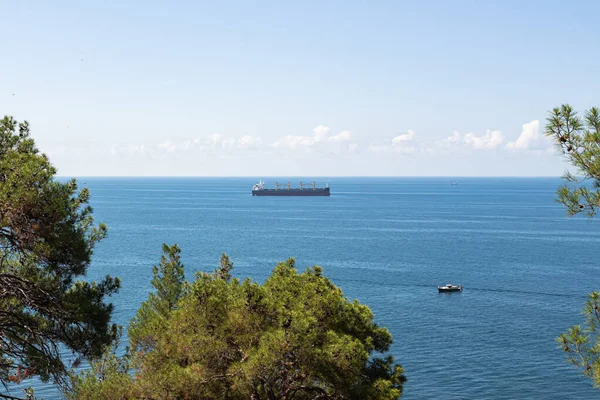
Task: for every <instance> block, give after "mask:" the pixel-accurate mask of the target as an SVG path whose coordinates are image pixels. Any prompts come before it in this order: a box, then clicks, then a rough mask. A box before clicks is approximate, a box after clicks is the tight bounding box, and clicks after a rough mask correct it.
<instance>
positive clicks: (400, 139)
mask: <svg viewBox="0 0 600 400" xmlns="http://www.w3.org/2000/svg"><path fill="white" fill-rule="evenodd" d="M414 138H415V131H411V130H409V131H408V132H407V133H402V134H400V135H398V136H396V137H395V138H393V139H392V146H402V144H404V143H406V142H409V141H412V140H413V139H414Z"/></svg>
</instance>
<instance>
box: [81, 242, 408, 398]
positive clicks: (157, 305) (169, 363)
mask: <svg viewBox="0 0 600 400" xmlns="http://www.w3.org/2000/svg"><path fill="white" fill-rule="evenodd" d="M163 250H164V254H165V255H164V256H163V259H162V260H161V265H160V266H159V267H158V268H157V267H155V268H154V271H153V272H154V279H153V281H152V285H153V287H154V288H155V291H154V292H153V293H152V294H151V295H150V297H149V300H148V301H146V302H145V303H144V304H143V305H142V307H141V308H140V310H139V312H138V315H137V316H136V318H135V319H134V320H133V321H132V325H131V328H130V331H129V333H130V349H129V353H128V355H127V356H126V357H125V358H122V359H120V361H119V362H118V363H115V362H114V360H115V358H114V355H108V356H107V357H105V359H106V360H108V361H109V362H107V363H105V365H112V367H110V368H109V369H108V370H109V374H108V375H106V374H105V372H106V371H107V370H106V369H104V370H102V371H101V370H100V369H98V365H100V364H99V363H95V365H96V367H95V368H97V369H96V371H92V372H88V373H87V374H83V375H80V376H78V377H76V378H75V381H76V383H75V385H74V386H75V392H74V393H73V395H72V398H74V399H84V398H85V399H96V398H97V399H100V398H102V399H121V398H129V399H254V400H263V399H268V400H272V399H288V400H291V399H296V400H304V399H373V400H374V399H397V398H398V397H400V395H401V393H402V385H403V383H404V382H405V377H404V374H403V370H402V368H401V367H400V366H399V365H396V364H394V359H393V357H391V356H387V357H375V353H384V352H387V350H388V348H389V346H390V344H391V342H392V338H391V335H390V333H389V332H388V331H387V329H385V328H382V327H379V326H377V325H376V324H375V323H374V322H373V314H372V312H371V310H370V309H369V308H368V307H367V306H365V305H362V304H360V303H359V302H358V301H356V300H355V301H349V300H348V299H347V298H346V297H344V295H343V293H342V291H341V289H340V288H338V287H337V286H335V285H334V284H333V283H332V282H331V281H330V280H328V279H327V278H326V277H324V276H323V275H322V269H321V268H320V267H317V266H315V267H312V268H309V269H307V270H306V271H305V272H303V273H299V272H298V271H297V270H296V268H295V262H294V260H293V259H289V260H287V261H285V262H282V263H279V264H278V265H277V266H276V267H275V269H274V270H273V272H272V274H271V276H270V277H269V278H268V279H267V280H266V282H265V283H264V284H259V283H256V282H253V281H251V280H250V279H246V280H244V281H240V280H238V279H237V278H234V277H232V275H231V271H232V267H233V264H232V263H231V262H230V260H229V258H228V257H227V256H226V255H223V256H222V257H221V262H220V267H219V268H217V269H216V270H215V271H214V272H213V273H205V272H204V273H197V274H196V277H195V280H194V282H192V283H187V282H185V281H184V277H183V274H182V273H181V271H182V266H181V264H180V262H179V258H178V256H179V249H178V248H177V247H176V246H173V247H169V246H164V247H163ZM180 268H181V269H180ZM167 282H168V283H167ZM159 288H167V289H166V290H161V289H159ZM173 298H177V299H178V300H177V302H176V306H175V307H173V308H167V307H164V305H165V304H168V303H169V301H170V300H168V299H173ZM165 310H166V311H167V312H166V313H165V312H164V311H165ZM127 368H132V370H133V375H127V374H124V373H123V372H120V371H123V370H125V369H127ZM107 388H112V390H114V391H112V392H110V393H107V390H106V389H107ZM97 393H103V394H102V396H100V395H98V394H97Z"/></svg>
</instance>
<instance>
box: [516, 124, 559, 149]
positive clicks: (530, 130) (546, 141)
mask: <svg viewBox="0 0 600 400" xmlns="http://www.w3.org/2000/svg"><path fill="white" fill-rule="evenodd" d="M506 148H507V149H510V150H545V149H551V148H552V140H551V139H550V138H548V137H546V136H545V135H543V134H540V121H538V120H534V121H531V122H528V123H526V124H523V130H522V131H521V134H520V135H519V137H518V138H517V140H515V141H514V142H508V143H507V144H506Z"/></svg>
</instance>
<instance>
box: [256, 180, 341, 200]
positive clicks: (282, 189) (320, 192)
mask: <svg viewBox="0 0 600 400" xmlns="http://www.w3.org/2000/svg"><path fill="white" fill-rule="evenodd" d="M330 195H331V193H330V191H329V184H325V187H321V188H319V187H317V184H316V182H313V183H312V185H308V186H306V185H304V184H303V183H302V182H300V187H297V188H293V187H291V185H290V182H288V183H287V185H280V184H279V182H275V189H267V188H265V183H264V182H263V181H262V179H261V180H260V181H259V182H258V183H257V184H256V185H254V186H253V187H252V196H330Z"/></svg>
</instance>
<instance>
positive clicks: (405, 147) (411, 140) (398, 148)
mask: <svg viewBox="0 0 600 400" xmlns="http://www.w3.org/2000/svg"><path fill="white" fill-rule="evenodd" d="M415 137H416V133H415V131H412V130H409V131H408V132H406V133H401V134H399V135H397V136H394V137H393V138H392V140H386V141H384V143H383V144H373V145H371V146H369V150H370V151H373V152H385V151H394V152H396V153H414V152H415V151H417V143H416V140H415Z"/></svg>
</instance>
